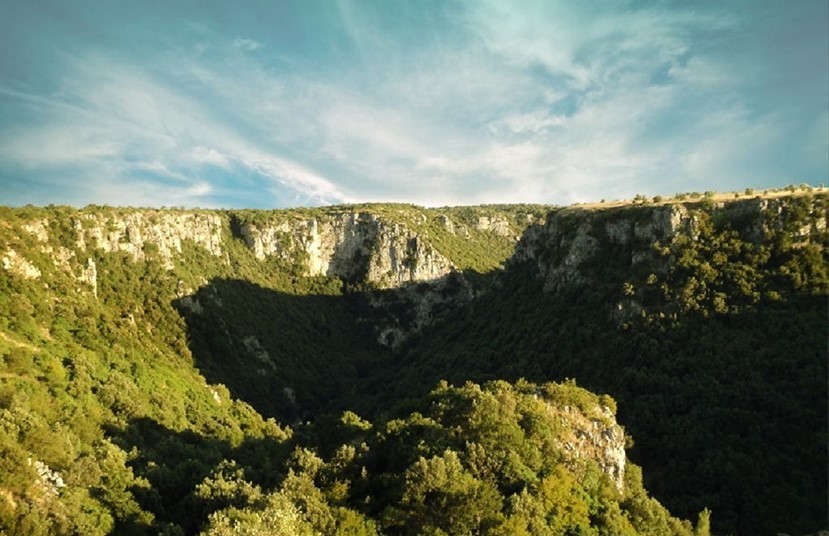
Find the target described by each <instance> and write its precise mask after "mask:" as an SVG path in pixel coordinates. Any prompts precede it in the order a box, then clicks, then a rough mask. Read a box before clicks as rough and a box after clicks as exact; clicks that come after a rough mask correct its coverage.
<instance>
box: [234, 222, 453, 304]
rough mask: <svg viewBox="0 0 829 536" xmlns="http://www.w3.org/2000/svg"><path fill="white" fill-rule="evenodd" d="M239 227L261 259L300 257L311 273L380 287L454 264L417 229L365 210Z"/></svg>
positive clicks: (430, 275) (441, 272) (438, 273)
mask: <svg viewBox="0 0 829 536" xmlns="http://www.w3.org/2000/svg"><path fill="white" fill-rule="evenodd" d="M240 233H241V236H242V238H243V239H244V240H245V243H246V244H247V245H248V247H250V248H251V249H252V250H253V252H254V254H255V255H256V257H257V258H258V259H260V260H262V259H265V258H266V257H269V256H278V257H280V258H281V259H283V260H285V261H295V262H296V261H298V262H301V263H304V265H305V268H306V271H307V274H308V275H311V276H316V275H328V276H333V277H339V278H342V279H344V280H347V281H368V282H371V283H373V284H375V285H376V286H378V287H380V288H394V287H399V286H400V285H403V284H405V283H412V282H420V281H429V280H435V279H438V278H440V277H443V276H445V275H446V274H448V273H449V272H450V271H452V270H453V269H454V266H453V265H452V263H451V262H450V261H449V260H448V259H446V258H445V257H444V256H442V255H441V254H440V253H438V252H437V251H436V250H435V249H434V248H433V247H432V246H431V245H429V244H427V243H425V242H424V241H423V240H422V238H421V237H420V236H418V235H417V234H416V233H414V232H412V231H411V230H409V229H407V228H406V227H404V226H403V225H400V224H397V223H387V222H384V221H382V220H381V219H380V218H379V217H378V216H376V215H373V214H368V213H343V214H339V215H334V216H328V217H321V218H312V219H305V220H295V221H291V222H281V223H274V224H266V225H261V224H260V225H257V224H253V223H242V224H241V225H240Z"/></svg>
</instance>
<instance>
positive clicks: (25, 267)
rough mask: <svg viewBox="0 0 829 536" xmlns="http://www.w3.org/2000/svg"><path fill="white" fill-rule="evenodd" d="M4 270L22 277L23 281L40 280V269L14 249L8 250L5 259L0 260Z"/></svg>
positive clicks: (4, 255)
mask: <svg viewBox="0 0 829 536" xmlns="http://www.w3.org/2000/svg"><path fill="white" fill-rule="evenodd" d="M0 263H2V265H3V269H4V270H6V271H7V272H9V273H11V274H14V275H17V276H20V277H22V278H23V279H38V278H40V269H39V268H38V267H37V266H35V265H34V264H32V263H31V262H29V261H28V260H26V259H25V258H24V257H22V256H21V255H19V254H18V253H17V251H15V250H13V249H9V250H6V252H5V253H3V258H2V259H0Z"/></svg>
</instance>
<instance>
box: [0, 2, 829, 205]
mask: <svg viewBox="0 0 829 536" xmlns="http://www.w3.org/2000/svg"><path fill="white" fill-rule="evenodd" d="M810 5H811V4H810ZM335 6H336V9H335V10H329V11H326V12H325V16H320V15H319V14H317V13H316V12H314V11H313V10H312V9H311V8H308V10H307V12H303V11H302V9H301V6H300V4H297V5H294V6H293V7H292V8H291V9H290V10H286V11H285V12H284V13H283V12H280V13H272V14H271V15H272V17H271V18H272V20H273V21H276V22H274V23H273V24H274V25H275V27H273V28H271V27H270V26H269V25H266V24H264V23H263V22H262V21H260V20H258V19H257V18H254V17H247V18H244V17H242V18H241V19H239V18H233V17H230V18H227V20H225V19H224V18H222V13H223V12H224V11H223V10H224V9H230V8H226V7H224V6H219V5H217V6H216V15H215V16H214V17H213V18H210V17H209V16H205V17H203V18H199V19H193V20H189V23H188V24H186V25H181V24H180V22H181V18H182V17H183V16H184V15H182V14H181V13H178V12H172V11H171V12H170V13H169V14H168V15H169V16H168V17H166V18H165V17H163V16H156V17H153V18H152V19H151V20H150V19H148V20H147V21H137V26H140V24H141V23H142V22H143V23H144V24H147V25H150V26H149V27H148V28H145V29H144V31H143V33H139V34H138V35H141V36H145V35H147V32H149V31H155V32H165V36H166V37H165V38H164V39H163V40H160V41H159V43H158V44H156V45H152V44H149V45H144V44H143V42H142V46H141V47H140V50H139V51H137V52H133V51H132V50H131V48H130V47H129V46H126V41H125V42H124V43H120V42H119V43H118V44H120V45H124V46H120V47H117V46H116V47H113V48H112V49H111V50H109V49H107V50H104V47H101V46H99V45H96V44H95V43H94V42H86V41H84V42H74V41H72V43H73V44H74V46H72V47H65V50H62V51H61V52H54V51H53V52H50V53H49V54H50V56H49V58H48V59H49V62H48V64H49V65H51V66H52V70H51V71H49V72H48V73H47V72H44V73H41V74H40V76H41V78H42V79H43V80H44V81H41V82H38V79H37V78H33V79H29V78H25V77H24V75H23V74H22V73H23V71H19V72H17V71H14V70H13V69H12V68H11V67H9V69H12V70H11V71H9V75H8V76H5V75H4V83H3V85H2V87H0V121H2V123H3V127H2V128H0V181H3V182H6V183H8V186H9V188H7V190H6V191H7V192H16V193H14V196H13V197H12V196H11V195H12V194H9V198H8V201H7V202H19V201H33V202H37V200H38V199H41V200H42V201H41V202H52V200H51V199H46V198H44V197H43V195H46V194H44V193H43V192H48V191H50V188H51V191H52V192H55V193H54V195H66V194H65V192H67V191H69V190H70V189H74V190H75V191H76V193H75V194H74V197H72V199H73V200H86V199H88V200H89V202H93V201H94V202H102V201H106V199H112V201H111V202H118V203H141V204H172V203H171V202H170V201H169V200H175V204H186V205H203V206H207V205H212V206H223V205H227V204H239V203H254V204H256V205H257V206H273V205H283V204H286V203H291V204H320V203H331V202H348V201H365V200H373V199H376V200H398V201H409V202H416V203H424V204H457V203H471V202H503V201H516V202H518V201H533V202H571V201H580V200H588V199H595V198H600V197H607V198H610V197H622V196H631V195H633V194H634V193H636V192H643V193H670V192H672V191H679V190H702V189H712V188H728V187H741V186H748V185H757V186H762V185H763V184H766V183H768V184H773V183H774V182H775V181H776V182H777V183H785V182H800V181H801V180H806V179H807V178H808V179H812V177H803V178H799V176H800V175H803V174H804V173H809V174H810V175H812V176H815V175H820V174H821V173H822V174H823V175H824V176H825V174H826V173H827V172H829V170H827V167H829V165H827V163H826V161H825V154H826V152H827V150H829V148H828V147H827V145H829V139H828V138H829V128H826V127H825V121H824V123H821V122H820V121H821V120H822V119H823V118H825V117H826V116H827V103H826V98H825V94H826V91H821V90H822V89H825V86H827V85H829V84H828V83H827V82H826V80H825V79H826V78H827V73H826V71H827V67H826V66H825V62H824V59H825V56H826V55H827V53H826V52H825V49H824V51H822V52H819V53H815V52H814V51H813V50H811V49H810V50H809V52H810V54H811V55H809V56H808V57H809V58H817V60H816V61H818V63H817V64H816V65H817V72H813V71H815V66H814V65H812V64H810V65H809V66H807V67H809V69H810V70H808V69H806V67H804V68H803V73H802V78H801V79H799V81H798V85H793V86H792V87H790V88H787V87H783V86H781V85H780V82H779V80H780V77H781V76H782V74H781V73H787V75H788V76H792V73H793V72H795V70H796V68H795V67H792V66H791V65H789V64H788V63H786V66H785V68H784V67H783V63H784V60H785V57H784V56H783V55H772V54H769V55H766V56H762V55H753V54H752V53H751V50H753V49H755V48H759V47H757V46H754V45H757V44H762V39H764V36H765V35H771V34H772V31H775V32H778V33H779V27H778V26H775V25H774V24H775V20H776V19H774V15H775V10H780V9H784V8H782V7H779V6H777V5H775V4H773V3H758V4H756V6H755V5H754V4H751V3H746V4H741V5H740V6H736V7H728V6H717V7H714V6H712V7H708V8H702V7H700V6H683V5H671V4H666V3H653V4H630V3H610V4H603V3H599V4H590V5H588V4H584V3H572V2H521V3H504V2H494V1H492V2H488V1H485V2H475V3H459V4H455V3H435V4H429V3H426V4H417V5H413V4H404V5H401V6H397V7H395V9H392V8H391V7H390V6H384V5H372V6H369V5H367V4H364V3H360V2H349V1H347V0H341V1H340V2H337V3H336V4H335ZM642 6H644V7H642ZM741 6H742V7H741ZM752 6H754V7H752ZM282 7H284V6H275V7H272V8H270V9H273V10H280V9H282ZM398 8H399V9H398ZM170 9H172V8H170ZM793 9H794V8H793ZM797 9H800V10H799V11H796V12H795V13H794V14H791V17H790V19H791V20H795V19H796V20H798V21H806V20H810V21H811V20H812V19H814V18H816V17H817V15H819V14H820V13H822V11H821V10H823V11H825V9H824V7H823V6H817V4H815V5H814V6H812V7H811V8H809V9H806V8H797ZM401 10H402V11H401ZM752 10H754V11H752ZM818 12H820V13H818ZM83 15H84V16H86V17H87V19H88V20H87V23H88V24H89V25H90V27H95V26H96V25H98V26H101V25H106V24H107V20H106V19H101V20H97V19H95V18H94V14H91V13H85V14H83ZM186 16H187V17H191V16H192V15H191V14H187V15H186ZM752 17H753V18H752ZM260 18H261V17H260ZM817 18H818V19H819V17H817ZM167 19H169V23H168V24H165V23H164V22H163V21H166V20H167ZM238 20H242V21H243V23H239V22H238ZM282 20H284V21H289V22H285V23H284V24H286V25H287V24H290V25H289V26H282V27H280V26H279V24H280V22H279V21H282ZM754 20H763V21H765V22H764V24H766V25H767V27H763V28H765V29H763V28H760V27H757V28H753V27H749V25H750V24H752V22H751V21H754ZM0 24H2V23H0ZM177 24H178V26H176V27H177V28H179V30H180V32H179V33H178V34H177V33H175V32H166V31H165V30H168V29H170V28H172V27H173V26H175V25H177ZM779 24H783V23H779ZM813 25H814V23H813ZM824 26H825V24H824ZM816 27H817V28H818V30H820V28H821V27H820V26H819V25H818V26H816ZM181 28H184V30H181ZM2 29H5V30H7V33H8V32H14V31H15V30H14V28H13V27H12V26H9V25H8V23H6V24H5V26H2ZM63 30H64V31H65V32H67V35H69V34H71V32H73V31H76V30H74V29H73V28H71V27H67V28H63ZM763 32H766V33H763ZM283 34H284V38H283V37H282V36H283ZM775 35H776V34H775ZM274 36H277V37H274ZM810 36H811V37H810V38H809V39H810V40H809V41H808V44H804V45H803V46H804V47H806V46H809V47H813V46H819V45H821V44H822V43H823V41H825V40H826V39H825V36H823V35H822V34H821V33H820V31H816V30H814V29H813V30H812V34H810ZM65 37H66V36H65ZM70 37H72V38H75V39H77V35H75V34H72V35H69V37H66V39H70ZM59 38H60V36H58V37H57V38H56V39H59ZM112 39H116V40H117V39H119V37H118V36H117V35H116V36H114V37H112ZM124 39H127V38H126V37H125V38H124ZM821 40H823V41H821ZM70 41H71V39H70ZM0 44H2V43H0ZM10 50H11V49H9V48H8V47H7V48H6V50H5V51H4V52H0V60H3V62H4V63H5V64H6V65H9V66H12V65H16V63H15V62H17V63H20V61H21V59H22V58H23V56H14V53H12V52H10ZM804 50H805V49H804ZM32 53H33V54H34V52H32ZM39 53H40V54H44V52H43V51H41V52H39ZM810 61H811V60H810ZM826 61H829V60H826ZM821 62H824V63H821ZM32 63H33V64H37V62H32ZM813 63H814V61H813ZM44 64H45V63H44ZM27 76H28V75H27ZM772 82H774V83H772ZM775 84H777V85H775ZM781 92H782V93H781ZM786 92H789V93H788V94H787V93H786ZM787 95H788V96H791V97H792V98H787ZM815 95H823V97H820V98H818V97H815ZM795 97H797V98H796V99H795V100H792V99H794V98H795ZM805 109H808V110H807V111H804V110H805ZM79 177H86V179H84V180H81V179H79ZM758 180H759V181H765V183H762V184H758V182H757V181H758ZM21 181H24V182H25V181H29V182H30V183H31V184H32V185H34V184H37V185H39V186H38V187H37V188H35V187H32V188H31V189H30V190H31V192H33V193H32V194H31V195H30V196H29V197H27V196H26V192H25V187H24V186H25V184H24V183H23V182H21ZM59 184H64V185H65V187H64V188H63V190H60V189H59V188H57V187H56V185H59ZM256 189H259V190H260V193H259V194H258V195H257V194H254V193H252V192H253V191H254V190H256ZM58 192H64V193H63V194H60V193H58ZM131 196H132V197H131ZM154 200H155V201H154ZM2 201H3V199H2V198H0V202H2ZM57 201H60V200H57ZM73 202H74V201H73Z"/></svg>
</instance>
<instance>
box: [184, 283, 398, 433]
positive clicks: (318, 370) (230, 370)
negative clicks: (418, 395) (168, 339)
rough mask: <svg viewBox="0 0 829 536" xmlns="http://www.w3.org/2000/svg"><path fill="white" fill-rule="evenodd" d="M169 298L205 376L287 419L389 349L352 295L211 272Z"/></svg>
mask: <svg viewBox="0 0 829 536" xmlns="http://www.w3.org/2000/svg"><path fill="white" fill-rule="evenodd" d="M174 305H175V306H176V308H177V309H178V310H179V311H180V312H181V314H182V316H183V317H184V319H185V321H186V324H187V336H188V345H189V347H190V350H191V351H192V353H193V357H194V359H195V365H196V367H197V368H198V369H199V371H200V372H201V373H202V374H203V375H204V376H205V378H206V379H207V381H208V382H210V383H221V384H224V385H225V386H226V387H227V388H228V389H229V390H230V392H231V394H232V395H233V396H234V397H235V398H239V399H241V400H244V401H246V402H248V403H249V404H251V405H252V406H253V407H254V408H256V410H257V411H259V412H260V413H261V414H263V415H265V416H275V417H278V418H279V420H281V421H282V422H285V423H291V422H295V421H297V420H302V419H306V418H308V417H310V416H311V415H313V414H314V413H316V412H317V411H319V410H320V409H322V408H323V407H325V406H326V405H327V403H328V401H330V400H331V399H332V398H335V397H338V396H340V395H341V394H343V393H345V392H349V391H352V390H354V389H356V387H357V384H358V383H359V381H360V380H361V379H362V378H365V377H367V376H368V375H369V374H370V373H371V372H372V371H373V370H375V369H376V368H377V367H378V366H379V365H380V363H382V362H384V361H386V360H387V359H388V356H389V352H388V351H387V350H386V349H385V348H383V347H381V346H380V345H378V344H377V343H376V342H375V340H374V333H373V330H372V328H371V326H369V325H367V324H365V323H363V322H361V321H360V318H362V317H365V316H366V315H367V314H368V313H369V312H370V311H369V309H368V305H367V304H366V303H365V300H364V299H362V298H361V297H360V296H357V295H342V294H340V295H337V294H333V293H332V295H324V294H308V295H294V294H288V293H284V292H278V291H275V290H271V289H267V288H263V287H260V286H258V285H255V284H252V283H250V282H247V281H243V280H233V279H214V280H212V281H211V282H210V283H209V284H207V285H205V286H204V287H202V288H201V289H199V290H198V291H197V292H196V293H195V294H193V295H191V296H186V297H183V298H180V299H177V300H175V302H174Z"/></svg>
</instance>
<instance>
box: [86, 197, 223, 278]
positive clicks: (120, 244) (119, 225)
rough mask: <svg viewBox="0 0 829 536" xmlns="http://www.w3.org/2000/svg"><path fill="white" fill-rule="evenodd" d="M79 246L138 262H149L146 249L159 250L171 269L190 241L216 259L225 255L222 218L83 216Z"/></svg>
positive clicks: (164, 214)
mask: <svg viewBox="0 0 829 536" xmlns="http://www.w3.org/2000/svg"><path fill="white" fill-rule="evenodd" d="M74 229H75V232H76V246H77V247H78V248H79V249H81V250H86V249H87V247H95V248H98V249H102V250H103V251H105V252H112V251H121V252H124V253H127V254H129V255H130V256H131V257H132V258H133V260H135V261H143V260H145V259H146V258H147V251H146V247H147V246H148V245H152V246H154V247H155V248H157V250H158V255H159V257H160V258H161V261H162V263H163V264H164V266H165V267H166V268H168V269H172V268H173V266H174V263H173V260H174V258H175V256H176V255H178V254H181V244H182V242H183V241H185V240H190V241H192V242H194V243H195V244H197V245H199V246H201V247H203V248H204V249H206V250H207V251H208V252H210V254H212V255H214V256H217V257H218V256H221V254H222V218H221V217H220V216H219V215H218V214H202V213H192V212H181V213H179V212H170V211H141V212H138V211H136V212H130V213H128V214H125V215H123V216H118V215H98V214H89V213H86V214H81V215H80V217H79V218H78V219H76V220H75V225H74Z"/></svg>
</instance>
